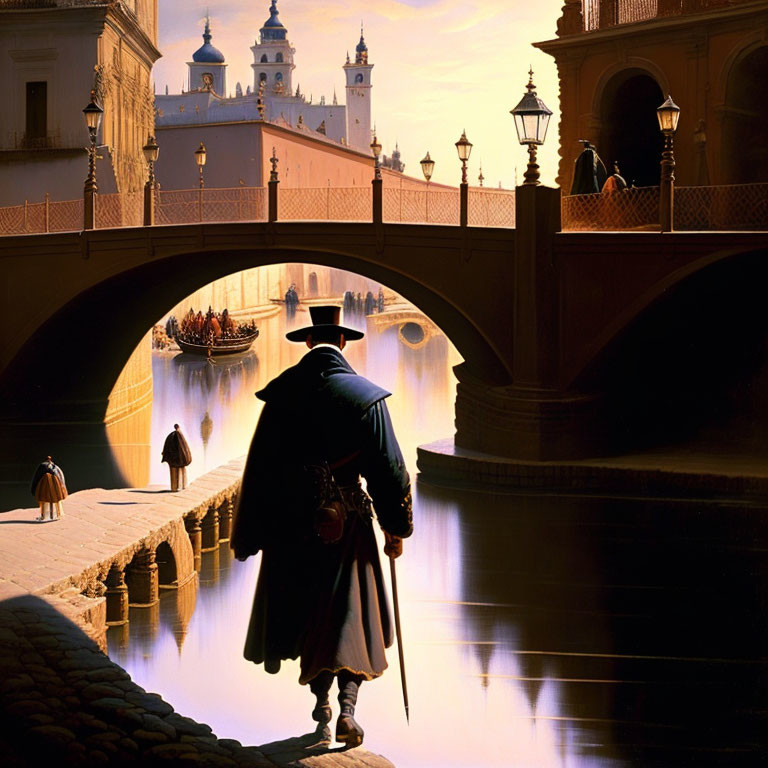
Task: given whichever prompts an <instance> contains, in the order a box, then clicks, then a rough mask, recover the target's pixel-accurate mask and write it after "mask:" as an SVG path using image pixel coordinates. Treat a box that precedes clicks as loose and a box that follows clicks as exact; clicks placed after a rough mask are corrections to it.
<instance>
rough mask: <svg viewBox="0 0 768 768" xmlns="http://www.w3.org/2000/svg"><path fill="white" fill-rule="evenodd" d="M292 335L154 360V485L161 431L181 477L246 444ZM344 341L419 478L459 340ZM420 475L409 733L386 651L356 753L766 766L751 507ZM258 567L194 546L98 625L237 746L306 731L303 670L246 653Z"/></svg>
mask: <svg viewBox="0 0 768 768" xmlns="http://www.w3.org/2000/svg"><path fill="white" fill-rule="evenodd" d="M297 319H298V320H299V321H304V320H306V315H303V316H302V315H301V314H300V315H299V317H298V318H297ZM284 330H285V320H284V318H283V317H282V316H276V317H274V318H272V319H270V320H266V321H263V322H262V323H261V336H260V337H259V339H258V340H257V342H256V345H255V347H254V352H253V354H251V355H248V356H245V357H243V358H239V359H233V360H230V361H229V362H224V363H219V362H215V363H209V362H207V361H203V360H197V361H196V360H189V359H185V358H184V357H181V356H172V355H168V354H166V353H162V354H157V355H156V356H155V357H154V376H155V401H154V411H153V437H152V445H153V449H152V450H153V453H154V454H155V455H156V457H157V459H158V462H157V463H156V466H154V467H153V470H152V471H153V478H152V479H153V481H154V482H159V483H160V482H161V483H166V482H167V469H166V467H165V466H164V465H160V464H159V452H160V448H161V446H162V441H163V438H164V437H165V434H167V432H168V431H170V429H171V428H172V425H173V423H174V422H178V423H179V424H180V425H181V428H182V431H183V432H184V433H185V434H186V435H187V438H188V440H189V442H190V445H191V449H192V453H193V456H194V462H193V464H192V465H191V467H190V479H192V478H194V477H195V476H197V475H199V474H202V473H204V472H205V471H208V470H210V469H212V468H213V467H215V466H216V465H218V464H220V463H222V462H223V461H226V460H228V459H230V458H233V457H235V456H238V455H242V454H243V453H244V452H245V451H246V450H247V446H248V442H249V440H250V437H251V435H252V433H253V429H254V426H255V423H256V419H257V416H258V410H259V403H258V401H257V400H256V398H255V397H254V394H253V393H254V392H255V391H256V390H257V389H258V388H260V387H261V386H263V385H264V384H265V383H266V382H267V381H268V380H269V379H270V378H272V377H273V376H274V375H275V374H276V373H278V372H279V371H280V370H282V369H283V368H284V367H286V366H287V365H289V364H291V363H293V362H295V361H296V360H297V359H298V358H299V357H300V356H301V354H303V349H302V347H301V346H300V345H292V344H289V343H288V342H285V341H284V340H283V333H284ZM345 354H346V356H347V359H348V360H349V361H350V363H351V364H352V366H353V367H354V368H356V370H357V371H358V372H359V373H362V374H364V375H366V376H368V377H369V378H371V379H373V380H374V381H376V382H377V383H379V384H380V385H381V386H383V387H386V388H387V389H389V390H390V391H392V392H393V396H392V397H391V398H390V400H389V407H390V410H391V413H392V418H393V422H394V425H395V429H396V432H397V434H398V438H399V440H400V443H401V447H402V449H403V453H404V455H405V457H406V461H407V463H408V467H409V470H410V471H411V475H412V477H413V478H414V480H415V477H416V466H415V462H416V446H417V445H419V444H422V443H425V442H429V441H432V440H435V439H439V438H442V437H446V436H448V435H450V434H452V432H453V401H454V397H455V379H454V377H453V374H452V371H451V367H452V366H453V365H455V364H456V363H458V362H459V361H460V360H459V358H458V356H457V354H456V352H455V350H453V348H452V347H451V345H450V344H449V343H448V341H447V340H446V339H445V337H443V336H437V337H435V338H432V339H430V340H429V341H427V342H426V343H425V344H424V345H423V346H422V347H421V348H419V349H412V348H410V347H408V346H406V345H405V344H404V343H403V342H402V341H401V340H400V339H399V338H398V336H397V331H396V329H389V330H386V331H384V332H381V333H380V332H378V331H376V330H374V329H369V333H368V334H367V337H366V339H365V340H364V341H362V342H358V343H356V344H350V345H349V346H348V347H347V348H346V349H345ZM414 486H415V488H414V523H415V533H414V535H413V537H412V538H410V539H408V540H407V541H406V542H405V552H404V555H403V557H401V558H400V559H399V560H398V561H397V566H398V582H399V585H400V592H401V610H402V619H403V634H404V643H405V654H406V666H407V672H408V687H409V693H410V714H411V717H410V725H408V724H407V723H406V719H405V715H404V713H403V705H402V695H401V689H400V678H399V666H398V660H397V653H396V650H395V648H392V649H390V652H389V663H390V668H389V670H388V671H387V672H386V673H385V674H384V675H383V677H382V678H380V679H379V680H377V681H374V682H371V683H365V684H364V685H363V686H362V689H361V693H360V700H359V705H358V715H359V720H360V722H361V724H362V725H363V727H364V728H365V729H366V738H365V746H366V747H368V748H369V749H370V750H372V751H374V752H378V753H380V754H383V755H385V756H387V757H388V758H389V759H390V760H391V761H392V762H393V763H394V764H395V765H396V766H398V768H419V767H421V766H440V767H441V768H447V767H448V766H478V767H479V766H484V767H491V766H521V767H523V768H527V767H529V766H542V767H543V766H563V767H565V766H569V767H573V768H575V767H577V766H578V767H579V768H592V767H593V766H600V767H601V768H602V767H606V766H629V765H643V766H648V765H658V766H683V765H696V766H697V767H699V766H702V765H727V766H741V765H743V766H755V765H758V764H760V762H761V759H762V758H764V756H765V736H764V734H765V725H766V722H765V721H766V715H765V712H766V706H765V701H766V699H765V680H766V676H765V672H766V658H765V648H766V643H765V641H766V639H767V635H766V627H765V615H766V613H765V610H764V607H765V606H764V591H763V590H762V585H763V583H764V578H765V574H766V568H765V558H764V555H763V552H764V551H765V536H764V534H763V533H762V530H763V527H762V526H761V525H760V521H761V519H762V517H761V516H762V514H763V513H764V510H758V509H751V508H737V507H728V506H727V505H719V506H718V505H706V506H705V505H699V504H696V503H681V502H675V503H673V502H665V501H658V500H656V501H645V502H641V501H630V500H615V499H601V498H588V499H587V498H575V497H571V498H563V497H556V496H547V495H540V496H536V497H530V496H523V495H501V494H493V493H481V492H475V491H453V490H450V491H449V490H446V489H440V488H437V487H433V486H430V485H428V484H426V483H423V482H414ZM258 567H259V558H258V557H256V558H251V559H249V560H248V561H247V562H246V563H244V564H243V563H239V562H236V561H233V560H232V557H231V555H230V552H229V549H228V548H227V545H226V544H223V545H222V546H221V547H220V550H219V551H218V552H213V553H207V554H205V555H204V556H203V567H202V572H201V575H200V585H199V588H195V587H194V586H193V587H192V588H191V589H186V590H180V591H164V592H163V593H162V598H161V604H160V606H159V608H157V609H154V610H146V609H132V612H131V621H130V624H129V625H128V627H127V628H113V629H111V630H110V631H109V637H108V642H109V647H110V655H111V656H112V658H113V659H114V660H115V661H116V662H118V663H119V664H121V665H122V666H123V667H124V668H125V669H127V670H128V672H129V673H130V674H131V676H132V677H133V678H134V679H135V680H136V681H137V682H138V683H139V684H140V685H142V686H144V687H145V688H147V689H148V690H153V691H157V692H159V693H160V694H162V695H163V696H164V697H165V698H166V699H167V700H168V701H170V702H172V703H173V704H174V706H175V707H176V708H177V709H178V711H179V712H181V713H182V714H185V715H188V716H191V717H193V718H195V719H197V720H199V721H202V722H206V723H208V724H209V725H211V727H212V728H213V729H214V732H215V733H216V734H217V735H218V736H219V737H226V738H234V739H237V740H239V741H241V742H243V743H244V744H249V745H257V744H264V743H267V742H273V741H278V740H283V739H288V738H291V737H295V736H299V735H301V734H304V733H306V732H308V731H310V730H312V726H313V723H312V721H311V719H310V712H311V709H312V706H313V698H312V696H311V694H310V692H309V690H308V688H307V687H305V686H299V685H298V683H297V680H298V664H297V663H288V664H285V665H284V666H283V670H282V671H281V673H280V674H279V675H276V676H273V675H268V674H266V673H265V672H264V671H263V669H262V668H261V667H256V666H254V665H253V664H250V663H248V662H246V661H245V660H244V659H243V658H242V646H243V641H244V637H245V631H246V625H247V621H248V616H249V612H250V608H251V601H252V598H253V592H254V588H255V583H256V578H257V575H258ZM334 703H335V702H334Z"/></svg>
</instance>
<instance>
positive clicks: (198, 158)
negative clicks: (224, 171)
mask: <svg viewBox="0 0 768 768" xmlns="http://www.w3.org/2000/svg"><path fill="white" fill-rule="evenodd" d="M206 156H207V155H206V149H205V144H203V142H202V141H201V142H200V146H199V147H198V148H197V149H196V150H195V162H196V163H197V167H198V170H199V171H200V187H199V189H198V191H197V220H198V221H202V220H203V188H204V187H205V181H204V180H203V166H204V165H205V160H206Z"/></svg>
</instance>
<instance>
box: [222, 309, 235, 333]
mask: <svg viewBox="0 0 768 768" xmlns="http://www.w3.org/2000/svg"><path fill="white" fill-rule="evenodd" d="M221 332H222V333H223V334H224V335H225V336H232V335H233V334H234V332H235V323H234V321H233V320H232V318H231V317H230V316H229V310H228V309H227V308H226V307H224V311H223V312H222V313H221Z"/></svg>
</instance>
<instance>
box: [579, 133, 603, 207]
mask: <svg viewBox="0 0 768 768" xmlns="http://www.w3.org/2000/svg"><path fill="white" fill-rule="evenodd" d="M580 141H581V143H582V144H583V145H584V149H582V150H581V154H580V155H579V156H578V157H577V158H576V163H575V166H574V169H573V183H572V184H571V194H572V195H590V194H594V193H596V192H600V191H601V190H602V188H603V184H605V180H606V179H607V178H608V173H607V172H606V170H605V165H604V164H603V161H602V160H601V159H600V155H598V154H597V150H596V149H595V148H594V147H593V146H592V144H590V143H589V141H588V140H587V139H580Z"/></svg>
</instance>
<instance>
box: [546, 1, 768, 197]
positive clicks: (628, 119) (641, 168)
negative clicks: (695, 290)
mask: <svg viewBox="0 0 768 768" xmlns="http://www.w3.org/2000/svg"><path fill="white" fill-rule="evenodd" d="M557 35H558V37H557V39H553V40H548V41H546V42H542V43H537V44H536V47H538V48H540V49H541V50H543V51H545V52H546V53H549V54H550V55H551V56H553V57H554V59H555V61H556V63H557V68H558V74H559V78H560V109H561V117H560V155H561V159H560V166H559V175H558V184H559V185H560V186H562V187H563V189H564V190H566V191H567V190H568V189H570V184H571V177H572V173H573V164H574V161H575V159H576V157H577V155H578V154H579V151H580V149H581V146H580V145H579V143H578V140H579V139H588V140H590V141H591V142H592V143H593V144H595V145H596V146H597V149H598V152H599V153H600V155H601V157H602V159H603V160H604V162H605V163H606V165H607V166H608V165H609V164H610V163H612V162H613V161H618V163H619V165H620V167H621V172H622V175H623V176H625V177H626V178H627V180H628V181H635V183H636V184H637V185H638V186H645V185H653V184H657V183H658V181H659V159H660V154H661V150H662V137H661V135H660V132H659V129H658V124H657V121H656V107H658V106H659V105H660V104H661V103H662V102H663V101H664V100H665V99H666V97H667V95H668V94H671V95H672V97H673V99H674V100H675V102H676V103H677V104H678V105H679V106H680V109H681V117H680V123H679V125H678V130H677V135H676V136H675V159H676V162H677V168H676V172H675V175H676V178H677V182H678V184H681V185H707V184H738V183H748V182H756V181H768V99H766V98H765V83H766V82H768V2H766V0H651V1H649V0H565V4H564V6H563V14H562V17H561V18H560V20H559V21H558V25H557Z"/></svg>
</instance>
